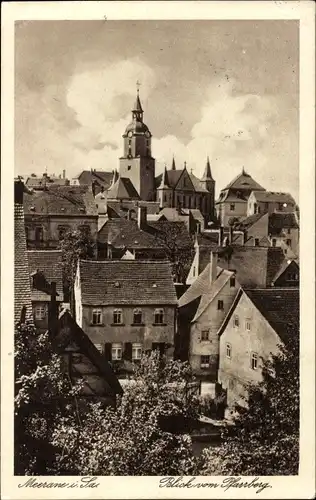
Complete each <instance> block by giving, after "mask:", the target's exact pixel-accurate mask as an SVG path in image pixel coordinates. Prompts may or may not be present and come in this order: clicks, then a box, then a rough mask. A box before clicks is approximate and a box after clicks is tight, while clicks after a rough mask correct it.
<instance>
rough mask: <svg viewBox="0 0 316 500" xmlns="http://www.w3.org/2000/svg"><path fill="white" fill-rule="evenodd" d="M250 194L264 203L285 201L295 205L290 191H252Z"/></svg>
mask: <svg viewBox="0 0 316 500" xmlns="http://www.w3.org/2000/svg"><path fill="white" fill-rule="evenodd" d="M252 195H253V196H255V197H256V200H257V201H261V202H265V203H286V204H291V205H295V200H294V198H293V197H292V195H291V194H290V193H278V192H275V191H253V192H252Z"/></svg>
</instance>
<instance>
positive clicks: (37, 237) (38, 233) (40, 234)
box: [35, 226, 43, 241]
mask: <svg viewBox="0 0 316 500" xmlns="http://www.w3.org/2000/svg"><path fill="white" fill-rule="evenodd" d="M35 240H36V241H43V228H42V227H41V226H39V227H36V228H35Z"/></svg>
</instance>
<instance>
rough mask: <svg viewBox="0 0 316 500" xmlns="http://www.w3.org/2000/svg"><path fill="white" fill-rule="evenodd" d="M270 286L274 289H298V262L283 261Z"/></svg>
mask: <svg viewBox="0 0 316 500" xmlns="http://www.w3.org/2000/svg"><path fill="white" fill-rule="evenodd" d="M271 284H272V286H275V287H276V288H278V287H279V288H280V287H282V288H283V287H288V288H290V287H296V288H298V287H299V286H300V268H299V263H298V260H291V259H288V260H285V261H284V262H283V263H282V264H281V266H280V267H279V269H278V271H277V272H276V274H275V276H274V278H273V280H272V283H271Z"/></svg>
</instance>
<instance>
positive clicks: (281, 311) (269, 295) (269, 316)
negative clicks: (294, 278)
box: [245, 288, 300, 343]
mask: <svg viewBox="0 0 316 500" xmlns="http://www.w3.org/2000/svg"><path fill="white" fill-rule="evenodd" d="M245 293H246V294H247V295H248V297H249V298H250V300H251V301H252V302H253V303H254V305H255V306H256V308H257V309H258V310H259V311H260V313H261V314H262V315H263V316H264V317H265V318H266V320H267V321H268V322H269V323H270V325H271V326H272V328H273V329H274V330H275V332H276V333H277V334H278V335H279V337H280V339H281V340H282V342H285V343H286V341H287V340H288V339H289V337H291V336H293V335H297V336H299V331H300V292H299V289H298V288H269V289H261V290H245Z"/></svg>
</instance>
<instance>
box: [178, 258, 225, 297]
mask: <svg viewBox="0 0 316 500" xmlns="http://www.w3.org/2000/svg"><path fill="white" fill-rule="evenodd" d="M231 274H232V273H230V272H228V271H224V270H223V269H222V268H221V267H217V279H216V280H215V281H214V282H213V283H211V282H210V264H208V265H207V266H206V268H205V269H204V271H203V272H202V273H201V274H200V275H199V276H198V277H197V278H196V280H195V281H194V282H193V283H192V285H191V286H190V287H189V288H188V290H187V291H186V292H185V293H184V295H182V297H180V299H179V301H178V306H179V307H183V306H185V305H187V304H189V303H190V302H192V301H193V300H195V299H197V298H198V297H201V296H203V295H208V294H211V295H212V296H213V293H214V292H215V291H216V290H217V292H216V293H218V292H219V290H220V288H222V286H224V284H225V283H224V282H223V279H224V277H227V278H228V277H229V276H230V275H231ZM225 282H226V281H225ZM220 285H221V286H220ZM219 286H220V288H218V287H219Z"/></svg>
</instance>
